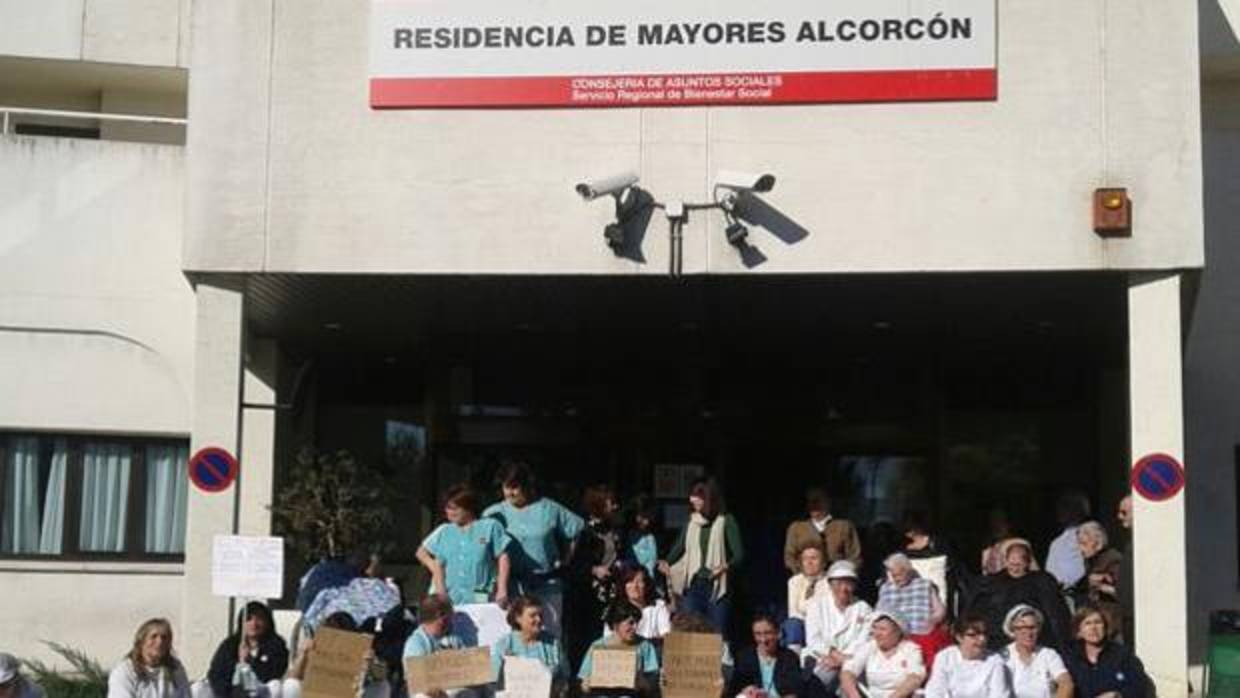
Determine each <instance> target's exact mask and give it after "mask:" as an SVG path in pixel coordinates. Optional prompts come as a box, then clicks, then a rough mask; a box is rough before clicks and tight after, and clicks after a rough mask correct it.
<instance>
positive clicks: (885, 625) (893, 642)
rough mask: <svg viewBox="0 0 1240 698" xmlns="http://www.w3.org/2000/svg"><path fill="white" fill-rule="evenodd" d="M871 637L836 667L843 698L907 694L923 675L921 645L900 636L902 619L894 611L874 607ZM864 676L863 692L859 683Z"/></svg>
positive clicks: (898, 697) (897, 697) (891, 697)
mask: <svg viewBox="0 0 1240 698" xmlns="http://www.w3.org/2000/svg"><path fill="white" fill-rule="evenodd" d="M870 632H871V636H872V637H871V639H870V640H869V641H868V642H866V643H864V644H863V645H861V647H860V648H859V649H858V650H857V653H856V654H854V655H853V656H852V657H850V658H849V659H848V661H846V662H844V666H843V667H842V668H841V669H840V693H841V695H843V696H844V698H863V696H864V697H865V698H909V696H912V695H913V694H914V693H916V691H917V689H918V688H919V687H920V686H921V682H922V681H924V680H925V679H926V666H925V664H924V663H923V662H922V659H921V649H920V648H919V647H918V646H917V645H916V644H914V643H913V642H911V641H909V640H906V639H904V623H903V621H902V620H901V619H900V618H899V616H897V615H896V614H894V613H891V612H889V611H877V612H875V613H874V615H873V616H872V617H871V623H870ZM862 677H865V688H866V692H865V693H864V694H863V693H862V692H861V688H860V686H859V682H860V679H861V678H862Z"/></svg>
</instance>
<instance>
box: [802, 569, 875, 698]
mask: <svg viewBox="0 0 1240 698" xmlns="http://www.w3.org/2000/svg"><path fill="white" fill-rule="evenodd" d="M827 583H828V584H829V585H830V593H829V594H826V595H821V596H818V597H817V598H815V599H814V601H813V603H811V604H810V606H809V609H808V611H807V612H806V615H805V634H806V639H805V649H804V650H803V651H802V652H801V660H802V661H803V662H804V663H805V666H806V668H808V669H809V670H810V671H811V673H813V675H814V677H815V678H816V679H817V680H818V681H819V682H821V683H822V685H823V687H824V688H825V690H826V691H827V693H828V694H830V695H834V694H835V690H836V686H837V684H838V683H839V673H840V667H842V666H844V662H845V661H847V660H848V658H849V657H851V656H853V655H854V654H856V653H857V650H858V649H859V648H860V647H861V645H863V644H865V642H866V640H868V639H869V635H870V614H871V613H873V612H874V609H872V608H870V604H868V603H866V602H865V601H862V600H861V599H858V598H857V597H856V596H855V593H856V588H857V568H856V565H854V564H853V563H851V562H849V561H848V560H839V561H838V562H836V563H834V564H832V565H831V569H829V570H827Z"/></svg>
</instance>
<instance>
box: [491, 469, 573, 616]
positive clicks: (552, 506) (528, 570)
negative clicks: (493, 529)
mask: <svg viewBox="0 0 1240 698" xmlns="http://www.w3.org/2000/svg"><path fill="white" fill-rule="evenodd" d="M496 479H497V480H498V481H499V483H500V486H501V488H502V490H503V493H504V500H503V501H501V502H497V503H495V504H492V505H491V506H489V507H487V509H486V511H484V512H483V513H482V515H483V517H484V518H489V519H494V520H496V521H498V522H499V523H500V524H502V525H503V527H504V530H505V531H507V533H508V535H509V536H510V537H511V538H512V544H511V545H510V546H509V548H508V553H509V555H511V556H512V574H513V578H514V582H515V584H516V587H517V589H518V590H519V591H520V593H522V594H533V595H535V596H537V597H539V598H540V599H542V602H543V625H545V626H546V628H547V630H549V631H551V633H552V634H555V635H559V634H560V628H561V627H562V620H563V613H564V589H563V583H562V580H561V579H560V575H561V569H560V568H561V567H563V565H564V561H566V560H568V559H569V557H571V556H572V551H573V547H574V545H575V544H576V541H577V536H579V535H580V534H581V530H582V528H584V526H585V521H584V520H582V518H581V517H580V516H578V515H576V514H574V513H573V512H571V511H569V510H568V509H567V508H565V507H564V506H563V505H561V504H560V503H558V502H556V501H554V500H552V499H549V498H547V497H540V496H539V495H538V491H537V490H536V489H535V488H534V476H533V473H531V472H530V469H529V466H527V465H525V464H524V463H513V464H509V465H506V466H504V467H503V468H501V469H500V472H499V476H498V477H497V478H496Z"/></svg>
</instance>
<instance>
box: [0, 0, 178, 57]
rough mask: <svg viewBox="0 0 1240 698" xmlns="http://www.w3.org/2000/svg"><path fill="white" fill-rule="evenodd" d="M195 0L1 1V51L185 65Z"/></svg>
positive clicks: (19, 54)
mask: <svg viewBox="0 0 1240 698" xmlns="http://www.w3.org/2000/svg"><path fill="white" fill-rule="evenodd" d="M190 5H191V0H0V55H8V56H27V57H31V58H59V59H65V60H75V61H77V60H81V61H98V62H101V63H130V64H137V65H158V66H182V67H184V66H185V65H187V59H188V56H189V16H190V12H191V10H190Z"/></svg>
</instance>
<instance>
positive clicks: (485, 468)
mask: <svg viewBox="0 0 1240 698" xmlns="http://www.w3.org/2000/svg"><path fill="white" fill-rule="evenodd" d="M282 283H286V284H297V283H300V284H304V283H306V282H305V281H304V280H302V281H296V280H293V281H290V280H287V279H286V280H284V281H282ZM318 283H319V284H320V285H319V286H317V287H316V293H317V294H318V295H317V296H316V299H317V302H316V303H315V304H314V306H313V307H309V308H306V307H301V306H298V307H297V309H296V310H297V312H295V313H293V314H292V315H290V314H288V313H285V314H283V315H281V316H280V317H279V318H276V316H275V314H274V313H272V312H270V311H269V309H267V308H265V307H263V306H262V305H261V302H260V305H259V307H257V308H255V310H254V312H253V313H252V317H253V318H255V320H256V321H257V323H258V326H259V327H260V328H261V327H263V326H264V324H265V323H269V325H270V329H271V331H272V332H273V333H275V334H277V336H279V337H280V341H281V346H282V349H283V351H284V352H285V353H286V354H287V361H286V363H287V364H289V366H291V367H301V366H309V368H308V369H306V370H305V371H304V373H305V374H306V376H308V377H307V378H305V380H304V382H305V384H306V387H304V388H303V391H302V392H303V393H305V394H304V396H303V397H302V399H303V400H304V401H305V403H306V404H305V407H304V408H303V409H301V410H300V411H299V412H298V414H297V416H296V417H288V418H286V419H285V420H284V426H283V428H282V429H281V431H280V438H279V442H280V444H281V446H280V449H281V450H282V451H284V452H289V451H290V450H291V449H294V448H296V447H298V446H301V445H306V444H313V445H315V446H317V447H318V448H319V449H321V450H336V449H346V450H349V451H351V452H352V453H354V454H355V455H356V456H357V457H359V458H360V459H361V460H362V461H363V462H366V463H370V464H373V465H374V467H381V468H415V469H416V470H417V476H416V477H414V478H412V479H409V480H408V482H411V483H413V484H412V485H411V487H412V488H413V489H415V490H416V491H414V492H411V493H410V494H411V496H412V497H413V499H414V500H415V502H416V506H411V507H409V508H408V510H407V511H403V512H402V514H401V516H402V517H403V518H402V522H401V525H400V526H399V527H398V528H399V530H398V531H397V532H396V533H395V534H394V535H395V536H396V538H397V541H396V542H397V547H396V550H395V553H394V559H395V561H396V562H398V563H399V562H406V563H408V562H410V561H411V558H412V553H413V549H414V548H415V547H416V544H417V542H418V540H419V539H420V537H421V536H422V535H424V534H425V533H426V532H427V531H428V530H429V526H430V525H431V524H432V523H433V522H434V521H435V520H436V519H437V517H438V514H437V507H436V505H435V501H436V499H437V497H438V493H439V492H442V491H443V490H444V489H446V487H448V486H450V485H452V484H455V483H457V482H462V481H466V482H472V483H473V484H474V485H475V486H477V487H478V488H480V489H481V490H483V491H484V492H486V493H487V494H488V495H490V496H493V497H498V490H497V488H496V487H495V486H494V484H493V482H492V478H493V474H494V471H495V470H496V469H497V467H498V466H499V464H500V463H501V462H503V461H505V460H510V459H518V460H524V461H527V462H529V463H530V464H531V465H532V466H533V467H534V468H535V470H536V471H537V472H538V473H539V475H540V477H541V479H542V482H543V489H544V491H545V492H546V493H547V494H548V495H549V496H552V497H554V498H556V499H558V500H560V501H561V502H562V503H564V504H566V505H568V506H571V507H574V508H576V507H577V506H578V505H579V501H580V495H581V491H582V490H583V488H584V487H586V486H587V485H590V484H594V483H607V484H610V485H612V486H613V487H614V488H615V489H616V491H617V492H618V493H619V495H620V497H621V498H622V499H628V498H631V497H633V496H636V495H638V494H650V495H656V496H659V500H658V501H659V503H660V507H661V511H662V513H663V518H664V523H665V524H666V527H667V531H668V535H670V532H671V531H674V530H675V528H676V526H677V525H678V524H679V523H680V522H681V521H683V519H684V516H685V508H684V496H683V495H684V484H685V480H684V479H683V478H685V477H688V476H689V475H691V474H693V473H697V472H701V473H705V474H710V475H714V476H715V477H716V478H718V479H719V480H720V481H721V482H722V483H723V485H724V487H725V491H726V494H727V501H728V505H729V507H730V509H731V510H732V511H733V512H734V513H735V515H736V517H737V519H738V520H739V522H740V524H741V528H742V533H743V538H744V542H745V547H746V549H747V551H748V554H747V556H746V557H747V561H746V574H744V575H739V576H738V577H739V578H740V579H741V580H742V581H741V589H740V590H739V594H740V598H743V600H744V602H743V604H741V608H738V611H741V612H742V613H743V612H745V611H747V610H750V609H753V608H772V607H776V606H778V605H779V604H781V603H782V601H783V599H784V594H785V592H784V583H785V579H786V573H785V571H784V569H783V564H782V547H783V535H784V530H785V528H786V527H787V525H788V524H789V523H790V522H791V521H792V520H793V519H795V518H798V517H801V516H802V515H803V508H804V507H803V498H804V493H805V491H806V489H807V488H809V487H811V486H822V487H826V488H828V490H829V491H830V492H831V494H832V496H833V499H834V507H835V510H836V514H837V515H839V516H848V517H850V518H852V519H854V521H855V522H856V523H857V524H858V526H859V527H860V529H861V531H862V534H863V536H865V537H867V541H866V544H867V545H866V547H867V555H870V557H871V559H870V562H871V563H876V562H878V560H876V559H874V557H875V556H876V555H877V554H878V553H879V552H881V549H882V547H883V546H884V545H890V544H891V541H889V540H887V539H889V538H890V536H891V532H892V528H891V527H892V526H894V525H896V524H898V523H899V521H900V519H901V518H902V517H903V515H904V514H905V513H906V512H907V511H910V510H917V511H920V512H923V513H925V514H927V515H929V517H930V519H931V521H932V522H933V523H934V525H935V526H936V527H937V528H938V529H939V530H940V531H941V532H942V533H943V534H944V535H946V536H948V537H949V538H951V539H952V541H953V542H954V543H955V545H956V547H957V548H959V549H960V550H961V551H962V554H963V556H964V558H965V560H966V561H967V562H968V563H970V564H976V561H977V555H978V554H979V553H978V551H980V549H981V548H982V547H984V545H986V544H987V542H988V541H987V520H988V514H989V512H990V511H991V510H993V509H1002V510H1003V511H1005V512H1006V514H1007V515H1008V517H1009V519H1010V520H1011V521H1012V523H1013V525H1014V526H1015V527H1016V529H1017V532H1019V533H1021V534H1022V535H1025V536H1026V537H1029V538H1030V539H1032V540H1034V541H1035V544H1037V546H1038V547H1039V549H1040V550H1044V549H1045V543H1046V542H1048V541H1049V539H1050V538H1051V537H1052V535H1053V534H1054V533H1055V530H1054V521H1053V520H1052V519H1051V518H1050V515H1049V513H1048V512H1050V511H1051V510H1052V503H1053V501H1054V498H1055V495H1056V494H1057V493H1059V492H1061V491H1063V490H1065V489H1076V490H1080V491H1083V492H1085V493H1087V494H1088V495H1089V496H1090V497H1091V499H1092V500H1093V502H1094V504H1095V506H1096V507H1099V508H1102V507H1106V508H1108V509H1109V508H1110V507H1111V506H1113V503H1114V501H1115V500H1117V499H1118V496H1119V493H1120V492H1121V491H1122V490H1123V487H1124V484H1123V472H1124V466H1125V462H1126V460H1127V452H1126V446H1125V444H1126V427H1125V408H1124V405H1125V399H1126V396H1125V394H1124V392H1123V386H1124V385H1125V381H1124V376H1125V373H1124V365H1123V355H1124V354H1123V350H1122V346H1123V344H1122V342H1123V332H1124V326H1125V325H1124V322H1125V316H1124V290H1123V288H1124V287H1123V285H1122V281H1121V280H1120V279H1118V278H1111V277H1107V276H1099V275H1091V276H1073V275H1053V276H985V277H977V276H970V277H858V278H849V279H839V278H826V277H816V278H800V277H796V278H778V279H759V278H752V277H746V278H702V279H688V280H681V281H676V282H667V281H664V280H662V279H658V280H648V279H593V278H592V279H547V278H539V279H532V278H531V279H515V280H514V279H503V280H500V279H481V280H480V279H459V278H447V279H436V280H429V279H416V280H406V281H403V282H400V283H399V284H397V283H396V282H387V283H386V285H385V286H383V287H382V288H372V287H371V285H372V284H374V283H375V282H373V281H363V280H360V279H359V280H356V281H353V282H350V281H348V280H340V279H337V280H334V284H336V286H332V285H329V284H328V283H327V282H326V281H324V280H319V282H318ZM348 283H353V284H355V285H354V286H353V287H349V288H340V287H339V286H340V285H341V284H346V285H347V284H348ZM253 295H254V296H255V297H256V298H259V299H260V301H261V299H262V298H263V297H264V296H263V294H262V293H258V294H253ZM372 296H373V297H372ZM368 298H369V300H367V299H368ZM336 318H342V319H336ZM332 323H336V324H337V325H338V326H336V327H328V326H329V325H330V324H332ZM299 327H300V328H309V329H306V330H305V331H303V332H299V331H297V328H299ZM292 372H293V371H292V370H290V373H292ZM410 443H412V444H413V453H414V456H413V460H412V461H408V462H404V461H400V458H401V457H407V456H408V454H409V451H408V446H409V444H410ZM401 444H403V446H402V448H404V449H405V450H404V451H401V450H400V448H394V445H397V446H399V445H401ZM401 453H404V454H405V456H400V454H401ZM677 478H681V479H679V480H678V479H677ZM666 538H667V536H665V540H664V547H663V549H664V550H666V545H667V540H666ZM408 571H409V573H410V574H411V575H412V576H411V578H412V579H418V578H419V577H418V574H417V572H416V568H415V567H413V566H412V565H410V566H409V567H408ZM871 572H873V573H876V571H874V570H871ZM414 586H415V587H416V586H417V584H416V583H415V585H414ZM736 615H740V614H739V613H738V614H736Z"/></svg>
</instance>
